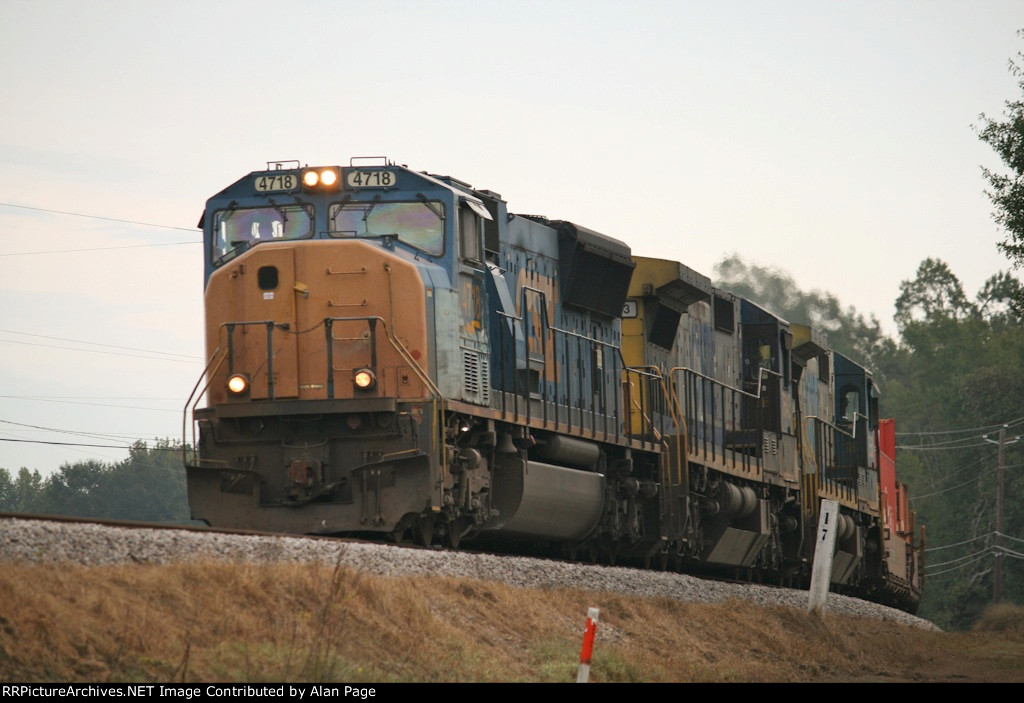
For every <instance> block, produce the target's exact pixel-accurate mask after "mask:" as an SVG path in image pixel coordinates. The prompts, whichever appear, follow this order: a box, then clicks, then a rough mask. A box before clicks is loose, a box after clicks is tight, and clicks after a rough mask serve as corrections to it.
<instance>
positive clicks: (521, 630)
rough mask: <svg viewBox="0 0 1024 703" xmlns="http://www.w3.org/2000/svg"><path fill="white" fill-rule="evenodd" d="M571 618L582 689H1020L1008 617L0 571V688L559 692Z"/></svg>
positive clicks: (410, 584)
mask: <svg viewBox="0 0 1024 703" xmlns="http://www.w3.org/2000/svg"><path fill="white" fill-rule="evenodd" d="M588 607H598V608H600V613H601V614H600V622H599V625H598V629H597V642H596V645H595V649H594V658H593V661H592V668H591V681H594V682H637V681H643V682H694V681H700V682H763V681H784V682H789V681H792V682H802V681H1024V671H1022V667H1021V662H1022V661H1024V637H1021V622H1022V620H1024V618H1022V617H1021V611H1020V609H1017V612H1016V615H1013V616H1007V615H998V616H997V615H992V618H993V620H998V622H1000V623H1003V622H1006V621H1012V622H1014V623H1016V624H1015V625H1013V627H1009V626H1005V625H999V626H994V625H988V626H986V631H985V632H984V633H983V634H982V633H935V632H924V631H921V630H918V629H914V628H906V627H895V626H893V625H891V624H887V623H883V622H879V621H871V620H854V619H848V618H843V617H840V616H831V615H826V617H825V618H824V619H820V618H816V617H812V616H809V615H807V614H805V613H804V612H802V611H798V610H793V609H788V608H763V607H760V606H755V605H753V604H750V603H745V602H728V603H721V604H715V605H700V604H688V603H680V602H677V601H672V600H668V599H641V598H633V597H627V596H622V595H616V594H600V593H584V592H580V591H568V590H564V591H526V590H522V589H514V588H510V587H506V586H503V585H497V584H491V583H482V582H466V581H457V580H454V579H450V578H432V577H416V578H383V577H373V576H368V575H365V574H360V573H356V572H353V571H350V570H347V569H341V568H332V567H331V566H329V565H323V564H303V565H270V566H255V565H249V564H201V565H179V566H142V565H135V566H119V567H94V568H82V567H54V566H29V565H25V566H17V565H14V566H12V565H5V568H4V569H3V571H2V572H0V677H2V678H3V679H4V680H5V681H25V682H29V681H32V682H56V681H81V682H103V681H126V682H151V681H160V682H184V681H189V682H191V681H204V682H280V681H290V682H305V681H325V682H326V681H343V682H345V683H359V682H380V683H384V682H395V681H399V682H400V681H418V682H421V681H426V682H450V681H482V682H517V681H524V682H525V681H540V682H560V681H566V682H569V681H574V680H575V676H576V668H577V664H578V661H579V652H580V644H581V640H582V632H583V624H584V621H585V619H586V613H587V609H588ZM993 632H996V633H999V634H998V635H996V634H993ZM1003 633H1008V634H1006V635H1005V636H1004V634H1003Z"/></svg>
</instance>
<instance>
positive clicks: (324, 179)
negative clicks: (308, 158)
mask: <svg viewBox="0 0 1024 703" xmlns="http://www.w3.org/2000/svg"><path fill="white" fill-rule="evenodd" d="M320 182H321V183H323V184H324V185H325V186H327V187H328V188H329V187H331V186H333V185H335V184H336V183H337V182H338V172H337V171H333V170H331V169H329V168H327V169H324V170H323V171H321V172H320Z"/></svg>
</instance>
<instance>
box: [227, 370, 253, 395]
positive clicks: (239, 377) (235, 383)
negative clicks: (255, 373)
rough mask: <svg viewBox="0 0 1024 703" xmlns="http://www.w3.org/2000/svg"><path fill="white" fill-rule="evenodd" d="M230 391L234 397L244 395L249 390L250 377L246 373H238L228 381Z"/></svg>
mask: <svg viewBox="0 0 1024 703" xmlns="http://www.w3.org/2000/svg"><path fill="white" fill-rule="evenodd" d="M228 390H229V391H230V392H231V394H232V395H243V394H244V393H245V392H246V391H248V390H249V377H248V376H246V375H245V374H244V373H236V374H233V375H232V376H231V378H229V379H228Z"/></svg>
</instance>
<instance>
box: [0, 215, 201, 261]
mask: <svg viewBox="0 0 1024 703" xmlns="http://www.w3.org/2000/svg"><path fill="white" fill-rule="evenodd" d="M0 205H3V206H5V207H16V208H20V209H22V210H35V211H37V212H48V213H51V214H54V215H71V216H72V217H87V218H89V219H93V220H107V221H109V222H122V223H124V224H127V225H142V226H143V227H159V228H161V229H177V230H181V231H183V232H195V231H196V230H197V229H198V227H174V226H172V225H158V224H154V223H152V222H136V221H134V220H121V219H118V218H116V217H104V216H103V215H86V214H83V213H81V212H66V211H64V210H50V209H47V208H43V207H32V206H30V205H15V204H14V203H0ZM179 244H198V242H179ZM147 246H163V245H160V244H153V245H147ZM113 248H118V247H113ZM74 251H88V250H74ZM28 253H31V254H51V253H56V252H45V251H44V252H28ZM0 256H18V254H0Z"/></svg>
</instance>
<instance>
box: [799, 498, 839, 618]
mask: <svg viewBox="0 0 1024 703" xmlns="http://www.w3.org/2000/svg"><path fill="white" fill-rule="evenodd" d="M838 527H839V503H837V502H836V501H834V500H823V501H821V511H820V512H819V513H818V541H817V544H816V545H815V547H814V563H813V564H812V565H811V591H810V595H809V596H808V598H807V612H809V613H821V612H822V611H823V610H824V609H825V600H826V599H827V598H828V587H829V583H830V582H831V581H832V555H833V554H834V553H835V550H836V532H838V531H839V529H838Z"/></svg>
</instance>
